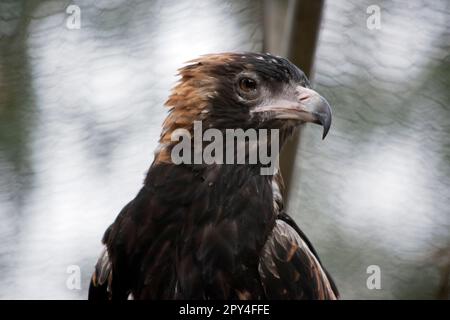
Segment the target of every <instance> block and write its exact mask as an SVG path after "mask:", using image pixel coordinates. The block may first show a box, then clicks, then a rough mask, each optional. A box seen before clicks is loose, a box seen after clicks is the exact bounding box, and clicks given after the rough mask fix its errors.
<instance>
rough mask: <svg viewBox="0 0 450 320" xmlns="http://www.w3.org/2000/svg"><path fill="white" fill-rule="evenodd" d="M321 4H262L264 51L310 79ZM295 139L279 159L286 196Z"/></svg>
mask: <svg viewBox="0 0 450 320" xmlns="http://www.w3.org/2000/svg"><path fill="white" fill-rule="evenodd" d="M323 4H324V1H323V0H283V1H276V0H266V1H265V3H264V51H269V52H271V53H273V54H276V55H281V56H285V57H287V58H288V59H289V60H291V61H292V62H293V63H295V64H296V65H297V66H298V67H299V68H300V69H302V70H303V71H304V72H305V73H306V75H307V76H308V77H309V78H310V79H311V76H312V69H313V64H314V54H315V50H316V44H317V39H318V35H319V30H320V22H321V18H322V9H323ZM299 140H300V133H296V134H295V135H294V136H293V137H292V139H291V140H289V141H288V142H287V143H286V145H285V146H284V148H283V152H282V154H281V156H280V168H281V172H282V174H283V178H284V181H285V184H286V196H287V197H289V189H290V188H289V186H290V182H291V178H292V174H293V171H294V163H295V158H296V153H297V148H298V144H299Z"/></svg>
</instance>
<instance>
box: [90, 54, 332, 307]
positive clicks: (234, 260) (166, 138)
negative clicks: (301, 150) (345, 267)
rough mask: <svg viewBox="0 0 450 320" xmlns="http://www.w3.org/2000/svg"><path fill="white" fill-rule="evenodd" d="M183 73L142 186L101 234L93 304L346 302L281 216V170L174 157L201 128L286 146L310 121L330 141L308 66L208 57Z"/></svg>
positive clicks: (327, 118) (252, 57) (269, 58)
mask: <svg viewBox="0 0 450 320" xmlns="http://www.w3.org/2000/svg"><path fill="white" fill-rule="evenodd" d="M179 74H180V78H181V79H180V81H179V83H178V84H177V85H176V86H175V88H174V89H173V91H172V93H171V95H170V97H169V99H168V100H167V102H166V105H167V106H168V107H169V108H170V110H169V114H168V116H167V118H166V120H165V121H164V124H163V129H162V133H161V137H160V144H159V147H158V149H157V151H156V153H155V159H154V161H153V163H152V165H151V167H150V169H149V171H148V173H147V176H146V178H145V181H144V184H143V186H142V188H141V190H140V191H139V193H138V194H137V196H136V197H135V198H134V199H133V200H132V201H131V202H129V203H128V204H127V205H126V206H125V207H124V208H123V209H122V211H121V212H120V213H119V215H118V217H117V218H116V220H115V221H114V223H113V224H112V225H111V226H110V227H109V228H108V229H107V230H106V232H105V234H104V237H103V243H104V245H105V248H104V251H103V253H102V254H101V256H100V258H99V260H98V262H97V264H96V266H95V272H94V274H93V276H92V279H91V284H90V288H89V299H94V300H98V299H112V300H120V299H130V298H133V299H336V298H338V297H339V294H338V291H337V289H336V286H335V285H334V283H333V280H332V279H331V277H330V276H329V275H328V273H327V272H326V270H325V269H324V267H323V266H322V264H321V262H320V260H319V258H318V256H317V254H316V252H315V250H314V248H313V247H312V245H311V243H310V242H309V241H308V239H307V238H306V236H305V235H304V233H303V232H302V231H301V230H300V228H299V227H298V226H297V225H296V223H295V222H294V221H293V220H292V219H291V218H290V217H289V216H288V215H287V213H286V212H285V211H284V205H283V198H282V194H283V182H282V178H281V175H280V173H279V171H278V170H275V171H274V172H273V173H272V174H264V175H263V174H261V173H260V169H261V166H262V164H260V163H256V164H254V163H253V164H249V163H245V164H227V163H220V162H217V163H212V164H211V163H210V164H206V163H182V164H175V163H174V162H173V161H172V156H171V154H172V153H171V152H172V150H173V148H174V146H175V145H176V143H177V141H173V137H172V134H173V133H174V131H175V130H177V129H180V128H181V129H185V130H187V131H188V132H192V131H193V126H194V125H193V124H194V122H195V121H201V123H202V128H203V130H206V129H207V128H215V129H217V130H220V131H221V132H225V131H226V130H227V129H238V128H239V129H244V130H245V129H250V128H252V129H277V130H278V131H279V140H280V146H282V145H283V143H284V142H285V141H286V139H287V138H288V137H289V136H290V135H292V133H293V131H294V130H295V129H296V128H298V127H299V125H301V124H302V123H305V122H313V123H317V124H320V125H322V126H323V137H325V135H326V134H327V132H328V129H329V128H330V124H331V109H330V106H329V105H328V103H327V102H326V100H325V99H324V98H323V97H321V96H320V95H319V94H317V93H316V92H315V91H313V90H312V89H310V84H309V81H308V79H307V78H306V76H305V74H304V73H303V72H302V71H301V70H300V69H298V68H297V67H296V66H295V65H293V64H292V63H290V62H289V61H288V60H286V59H284V58H281V57H276V56H273V55H270V54H258V53H222V54H210V55H205V56H202V57H200V58H199V59H196V60H193V61H190V62H189V63H188V64H187V65H186V66H185V67H183V68H181V69H180V70H179ZM267 143H270V142H267ZM202 146H203V144H202ZM246 150H247V149H246ZM248 150H250V148H249V149H248Z"/></svg>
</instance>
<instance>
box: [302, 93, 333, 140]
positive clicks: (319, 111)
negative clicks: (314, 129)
mask: <svg viewBox="0 0 450 320" xmlns="http://www.w3.org/2000/svg"><path fill="white" fill-rule="evenodd" d="M296 92H297V94H298V99H299V100H300V104H301V105H302V108H303V110H305V111H306V112H308V113H310V114H311V116H312V117H311V119H310V121H309V122H312V123H316V124H320V125H321V126H322V127H323V135H322V139H325V137H326V136H327V134H328V131H329V130H330V127H331V118H332V112H331V107H330V104H329V103H328V101H327V100H325V98H324V97H322V96H321V95H320V94H318V93H317V92H316V91H314V90H312V89H308V88H305V87H302V86H298V87H297V88H296Z"/></svg>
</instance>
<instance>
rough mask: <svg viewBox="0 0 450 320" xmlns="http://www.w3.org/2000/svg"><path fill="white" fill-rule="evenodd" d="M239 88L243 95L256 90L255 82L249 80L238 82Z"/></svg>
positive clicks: (244, 79) (243, 79)
mask: <svg viewBox="0 0 450 320" xmlns="http://www.w3.org/2000/svg"><path fill="white" fill-rule="evenodd" d="M239 88H240V89H241V90H242V91H243V92H245V93H251V92H253V91H255V90H256V80H254V79H251V78H242V79H241V80H239Z"/></svg>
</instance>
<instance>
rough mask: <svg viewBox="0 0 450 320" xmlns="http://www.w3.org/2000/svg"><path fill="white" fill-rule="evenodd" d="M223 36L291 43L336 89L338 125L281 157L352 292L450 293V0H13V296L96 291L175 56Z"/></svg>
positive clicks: (3, 183)
mask: <svg viewBox="0 0 450 320" xmlns="http://www.w3.org/2000/svg"><path fill="white" fill-rule="evenodd" d="M70 5H76V7H75V11H73V7H71V8H69V9H68V7H69V6H70ZM371 5H375V6H377V8H379V14H380V15H379V18H380V20H379V22H380V24H379V25H377V26H376V27H375V28H374V27H373V24H371V21H372V22H373V20H370V19H372V18H370V17H371V16H372V14H373V13H374V11H372V9H368V8H369V6H371ZM76 8H79V13H80V15H78V12H77V11H76V10H77V9H76ZM66 10H67V11H66ZM368 11H369V12H368ZM375 13H376V12H375ZM77 18H80V19H78V20H77ZM74 19H75V20H74ZM368 19H369V20H370V21H369V22H368ZM78 23H79V24H78ZM78 27H79V28H78ZM222 51H257V52H258V51H270V52H272V53H275V54H281V55H285V56H288V57H289V58H291V59H292V60H293V61H294V62H296V63H297V64H298V65H299V66H300V67H302V68H303V69H305V71H307V72H308V73H309V74H310V77H311V78H312V80H313V84H314V87H315V88H316V89H317V91H319V92H320V93H321V94H322V95H324V96H325V97H326V98H327V99H328V100H329V102H330V104H331V105H332V106H333V107H334V109H333V111H334V118H333V125H332V128H331V131H330V134H329V135H328V137H327V139H326V140H325V141H321V139H320V138H321V134H320V132H319V131H320V128H319V127H316V126H309V127H305V128H304V129H302V131H301V133H300V137H299V138H297V139H294V140H293V142H291V143H290V145H289V146H287V148H286V150H285V153H286V155H285V157H286V158H284V160H283V161H284V162H283V163H284V164H283V168H282V169H283V171H285V172H286V173H287V174H288V177H287V178H288V180H289V181H290V189H289V204H288V209H289V212H290V214H291V215H293V216H294V218H295V219H296V220H297V222H298V223H299V225H300V226H301V227H302V229H303V230H304V231H305V232H306V234H307V235H308V236H309V237H310V238H311V240H312V242H313V244H314V245H315V246H316V249H317V250H318V252H319V255H320V257H321V259H322V260H323V262H324V264H325V266H326V267H327V269H328V270H329V272H330V273H331V274H332V275H333V276H334V278H335V280H336V282H337V285H338V287H339V288H340V291H341V293H342V297H343V298H344V299H436V298H442V299H448V298H449V288H448V286H449V274H450V235H449V231H450V178H449V177H450V106H449V104H450V57H449V53H450V2H449V1H447V0H436V1H432V2H431V1H406V0H405V1H382V0H375V1H373V0H370V1H369V0H367V1H366V0H364V1H356V0H341V1H327V2H322V1H307V0H283V1H275V0H265V1H255V0H251V1H245V2H243V1H229V0H225V1H223V0H220V1H219V0H213V1H172V0H170V1H144V0H132V1H125V0H101V1H88V0H73V1H63V0H58V1H56V0H55V1H46V0H44V1H33V0H29V1H26V0H0V298H1V299H27V298H31V299H85V298H86V297H87V289H88V283H89V278H90V275H91V273H92V271H93V266H94V264H95V262H96V259H97V257H98V254H99V252H100V250H101V245H100V239H101V237H102V234H103V232H104V230H105V229H106V227H107V226H108V225H109V224H110V223H111V222H112V221H113V220H114V218H115V217H116V215H117V214H118V212H119V211H120V209H121V208H122V207H123V206H124V205H125V204H126V203H127V202H128V201H129V200H131V199H132V198H133V197H134V196H135V194H136V193H137V192H138V190H139V188H140V186H141V183H142V181H143V178H144V174H145V172H146V170H147V169H148V167H149V166H150V164H151V162H152V160H153V151H154V149H155V147H156V145H157V139H158V136H159V132H160V128H161V123H162V121H163V119H164V117H165V115H166V112H167V110H166V109H165V108H164V107H163V103H164V101H165V99H166V98H167V96H168V92H169V89H170V87H171V86H172V85H173V84H174V83H175V81H176V80H177V78H176V76H175V75H176V69H177V68H179V67H180V66H181V65H182V64H183V62H185V61H187V60H189V59H192V58H195V57H197V56H198V55H200V54H204V53H211V52H222ZM73 265H75V266H79V267H80V270H81V279H82V283H81V288H80V289H79V290H78V289H76V288H75V289H73V290H72V289H70V288H68V286H67V283H66V282H67V279H68V277H69V276H70V274H69V273H68V271H70V268H71V267H70V266H73ZM373 265H376V266H379V267H380V270H381V288H380V289H373V290H370V289H369V288H368V287H367V285H366V281H367V278H368V277H369V276H370V274H368V273H367V268H368V267H369V266H373Z"/></svg>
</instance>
